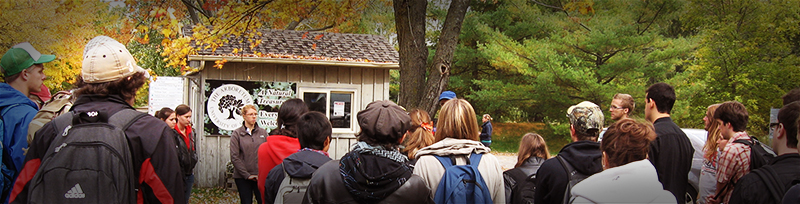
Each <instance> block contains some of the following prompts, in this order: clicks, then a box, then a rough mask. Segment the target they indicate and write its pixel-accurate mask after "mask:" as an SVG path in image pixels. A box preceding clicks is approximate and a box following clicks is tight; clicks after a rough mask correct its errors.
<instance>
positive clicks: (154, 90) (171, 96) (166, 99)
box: [147, 76, 183, 115]
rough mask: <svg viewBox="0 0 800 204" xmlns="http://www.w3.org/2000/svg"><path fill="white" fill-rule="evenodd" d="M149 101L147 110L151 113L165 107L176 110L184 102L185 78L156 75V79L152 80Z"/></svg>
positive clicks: (153, 113)
mask: <svg viewBox="0 0 800 204" xmlns="http://www.w3.org/2000/svg"><path fill="white" fill-rule="evenodd" d="M147 103H148V104H147V106H148V110H147V112H148V113H149V114H150V115H155V114H156V111H158V110H161V108H164V107H167V108H170V109H173V110H175V107H178V105H180V104H183V78H181V77H167V76H160V77H156V78H155V81H151V82H150V95H149V101H148V102H147Z"/></svg>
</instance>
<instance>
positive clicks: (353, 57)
mask: <svg viewBox="0 0 800 204" xmlns="http://www.w3.org/2000/svg"><path fill="white" fill-rule="evenodd" d="M256 31H257V32H260V33H261V36H260V37H261V44H259V45H258V46H256V47H255V48H254V49H250V43H249V41H247V40H240V39H238V38H235V37H231V38H229V41H230V43H227V44H224V45H222V46H220V47H219V48H217V49H216V50H212V49H201V50H198V52H197V53H198V55H202V56H242V57H257V58H284V59H301V60H320V61H347V62H367V63H394V64H396V63H398V62H399V60H398V59H399V57H398V56H399V54H398V53H397V50H395V49H394V48H392V46H391V44H389V42H388V41H387V40H386V38H384V37H382V36H378V35H368V34H349V33H326V32H304V31H293V30H272V29H258V30H255V31H253V32H256ZM192 33H193V31H192V29H191V28H190V27H188V26H187V27H184V28H183V34H184V35H185V36H191V35H192ZM192 44H194V43H192ZM195 46H196V45H195ZM234 48H238V49H239V50H240V51H238V53H233V50H234Z"/></svg>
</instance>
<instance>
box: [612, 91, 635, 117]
mask: <svg viewBox="0 0 800 204" xmlns="http://www.w3.org/2000/svg"><path fill="white" fill-rule="evenodd" d="M635 107H636V103H635V102H633V97H632V96H631V95H630V94H624V93H617V94H614V99H612V100H611V106H610V107H609V108H608V112H611V119H612V120H622V119H625V118H631V117H630V115H631V113H633V108H635Z"/></svg>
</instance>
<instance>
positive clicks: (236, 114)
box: [206, 84, 253, 131]
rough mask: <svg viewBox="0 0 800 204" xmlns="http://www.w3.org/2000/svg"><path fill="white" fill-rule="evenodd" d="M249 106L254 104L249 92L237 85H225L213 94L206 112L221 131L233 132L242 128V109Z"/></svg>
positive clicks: (209, 98)
mask: <svg viewBox="0 0 800 204" xmlns="http://www.w3.org/2000/svg"><path fill="white" fill-rule="evenodd" d="M248 104H253V96H250V93H248V92H247V90H245V89H244V88H242V87H241V86H239V85H236V84H224V85H222V86H220V87H217V88H216V89H214V91H213V92H211V96H209V97H208V104H206V111H208V117H209V118H210V119H211V122H213V123H214V125H216V126H217V127H218V128H219V129H223V130H230V131H232V130H235V129H236V128H239V127H241V126H242V122H243V121H244V118H242V113H241V109H242V107H244V106H245V105H248Z"/></svg>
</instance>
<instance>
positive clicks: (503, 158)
mask: <svg viewBox="0 0 800 204" xmlns="http://www.w3.org/2000/svg"><path fill="white" fill-rule="evenodd" d="M492 154H493V155H494V156H495V157H497V160H500V165H502V166H503V171H505V170H509V169H513V168H514V164H517V154H515V153H500V152H492Z"/></svg>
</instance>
